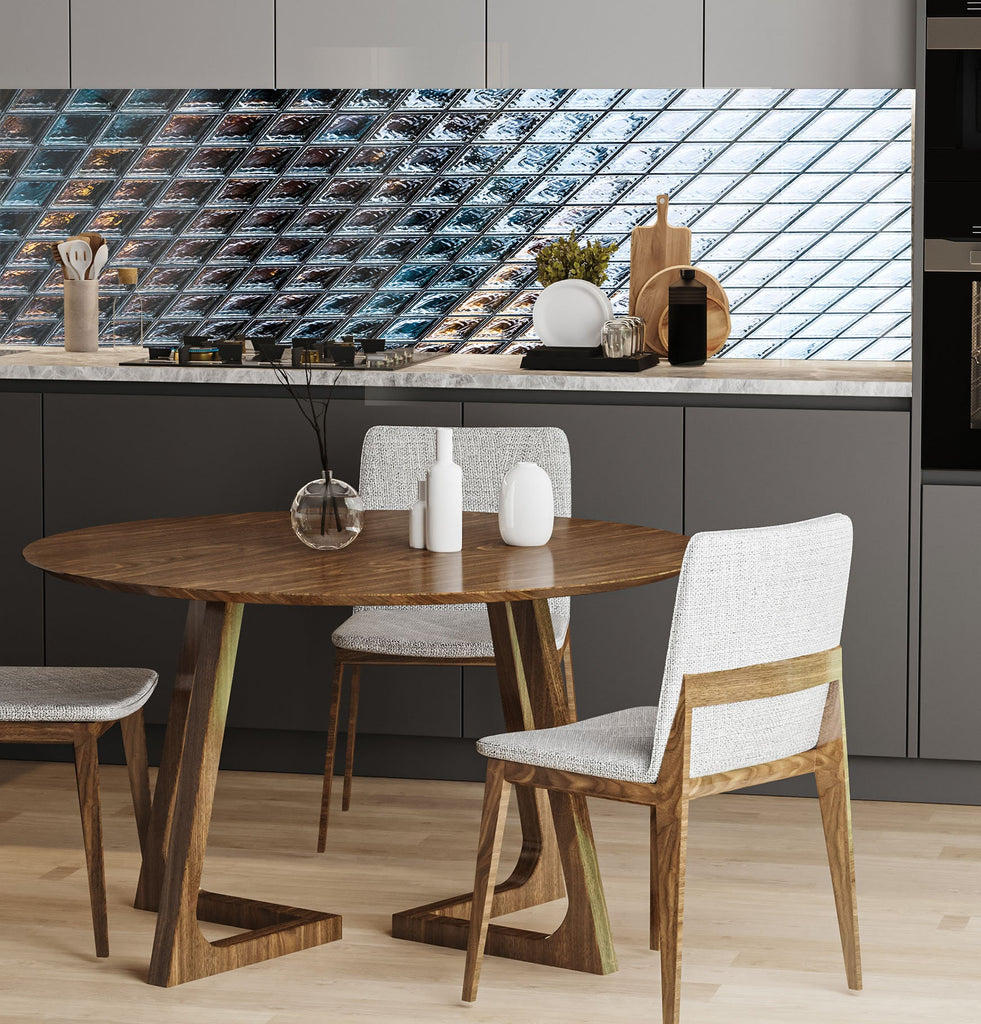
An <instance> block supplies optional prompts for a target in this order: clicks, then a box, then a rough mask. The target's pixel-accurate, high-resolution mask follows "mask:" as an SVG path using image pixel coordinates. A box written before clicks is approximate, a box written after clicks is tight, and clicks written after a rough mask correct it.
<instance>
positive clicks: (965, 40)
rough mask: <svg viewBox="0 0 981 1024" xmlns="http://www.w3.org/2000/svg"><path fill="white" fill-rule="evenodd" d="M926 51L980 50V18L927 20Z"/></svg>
mask: <svg viewBox="0 0 981 1024" xmlns="http://www.w3.org/2000/svg"><path fill="white" fill-rule="evenodd" d="M926 45H927V49H928V50H981V18H927V43H926Z"/></svg>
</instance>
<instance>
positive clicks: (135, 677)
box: [0, 665, 157, 722]
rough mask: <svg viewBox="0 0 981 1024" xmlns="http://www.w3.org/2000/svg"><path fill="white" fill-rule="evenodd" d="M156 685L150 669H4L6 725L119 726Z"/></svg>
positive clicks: (0, 708) (1, 702) (1, 694)
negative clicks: (97, 724) (95, 723)
mask: <svg viewBox="0 0 981 1024" xmlns="http://www.w3.org/2000/svg"><path fill="white" fill-rule="evenodd" d="M156 685H157V673H156V672H154V671H153V670H152V669H148V668H60V667H58V668H55V667H50V666H44V667H41V666H37V667H35V666H29V667H24V666H19V665H18V666H0V722H114V721H116V720H117V719H119V718H125V717H126V716H127V715H131V714H133V712H134V711H138V710H139V709H140V708H141V707H143V705H144V704H145V703H146V702H147V700H148V699H149V697H150V694H151V693H153V688H154V687H155V686H156Z"/></svg>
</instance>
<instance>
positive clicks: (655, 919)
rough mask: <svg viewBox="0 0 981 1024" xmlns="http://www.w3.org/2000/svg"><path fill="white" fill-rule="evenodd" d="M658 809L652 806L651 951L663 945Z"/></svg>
mask: <svg viewBox="0 0 981 1024" xmlns="http://www.w3.org/2000/svg"><path fill="white" fill-rule="evenodd" d="M657 879H658V871H657V808H656V807H654V806H653V805H652V806H651V923H650V928H651V949H659V948H660V945H661V918H660V915H659V914H658V909H657V905H658V904H657Z"/></svg>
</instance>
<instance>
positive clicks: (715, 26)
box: [705, 0, 916, 89]
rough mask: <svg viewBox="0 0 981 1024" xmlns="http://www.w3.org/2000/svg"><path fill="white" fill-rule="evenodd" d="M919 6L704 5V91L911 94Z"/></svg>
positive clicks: (739, 0)
mask: <svg viewBox="0 0 981 1024" xmlns="http://www.w3.org/2000/svg"><path fill="white" fill-rule="evenodd" d="M915 35H916V0H820V2H815V0H705V85H706V87H708V88H714V89H720V88H721V89H726V88H735V87H747V88H777V89H789V88H800V89H845V88H853V89H899V88H903V89H912V88H913V84H914V71H913V64H914V46H915Z"/></svg>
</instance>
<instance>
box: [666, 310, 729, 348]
mask: <svg viewBox="0 0 981 1024" xmlns="http://www.w3.org/2000/svg"><path fill="white" fill-rule="evenodd" d="M706 305H707V311H706V320H707V323H706V325H705V326H706V337H705V354H706V355H707V356H714V355H715V353H716V352H718V351H719V350H720V349H721V348H722V346H723V345H724V344H725V343H726V341H727V340H728V338H729V335H730V333H731V332H732V320H731V319H730V317H729V307H728V305H726V303H724V302H719V300H718V299H714V298H712V297H711V296H708V298H707V302H706ZM657 340H658V344H659V350H658V351H659V354H661V355H667V354H668V307H667V306H665V307H664V312H663V313H662V314H661V319H660V320H658V322H657ZM661 349H663V350H664V351H663V352H661V351H660V350H661Z"/></svg>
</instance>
